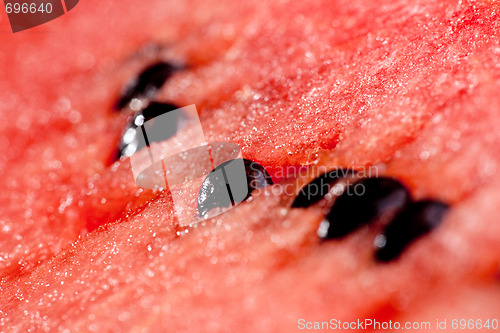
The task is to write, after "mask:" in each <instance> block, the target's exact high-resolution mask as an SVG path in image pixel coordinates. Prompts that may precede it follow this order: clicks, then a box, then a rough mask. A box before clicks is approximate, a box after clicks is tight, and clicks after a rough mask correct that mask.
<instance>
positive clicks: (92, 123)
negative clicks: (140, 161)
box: [0, 0, 500, 332]
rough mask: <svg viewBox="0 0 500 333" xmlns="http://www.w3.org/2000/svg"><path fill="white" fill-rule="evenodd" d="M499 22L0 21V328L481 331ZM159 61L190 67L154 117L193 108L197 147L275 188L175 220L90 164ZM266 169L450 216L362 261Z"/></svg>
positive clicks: (487, 281)
mask: <svg viewBox="0 0 500 333" xmlns="http://www.w3.org/2000/svg"><path fill="white" fill-rule="evenodd" d="M499 15H500V4H499V3H498V2H496V1H486V0H485V1H473V0H469V1H467V0H454V1H451V0H450V1H439V2H437V1H431V0H417V1H401V0H383V1H381V2H369V1H357V0H354V1H352V0H350V1H343V0H335V1H286V0H285V1H267V0H265V1H258V2H255V1H246V0H243V1H225V0H217V1H211V0H210V1H190V0H186V1H182V2H179V1H160V0H150V1H144V2H141V3H138V2H132V1H127V0H125V1H120V2H117V1H115V2H109V1H108V2H102V1H100V2H99V1H94V0H86V1H81V2H80V3H79V5H78V6H77V7H75V8H74V9H73V10H72V11H71V12H70V13H68V14H66V15H64V16H62V17H60V18H58V19H57V20H54V21H51V22H49V23H47V24H45V25H42V26H39V27H36V28H33V29H30V30H27V31H24V32H20V33H16V34H12V33H11V32H10V27H9V25H8V20H7V17H6V16H5V15H4V14H2V15H0V30H1V32H2V33H1V34H0V39H1V42H2V43H1V45H2V51H1V52H0V112H1V115H2V117H3V121H2V122H1V123H0V143H1V146H2V147H3V149H2V154H1V156H0V171H1V172H2V174H3V175H4V177H3V179H4V181H3V182H0V187H1V191H0V199H1V206H0V207H1V208H0V275H1V282H0V288H1V294H0V311H1V316H0V323H1V325H2V330H5V331H16V332H26V331H67V332H74V331H97V332H107V331H117V332H121V331H153V332H156V331H158V332H163V331H168V332H292V331H297V330H299V331H302V330H304V329H306V328H315V327H317V326H318V325H317V324H316V323H318V324H319V326H321V325H322V324H323V323H324V322H328V323H329V324H330V321H331V320H333V321H332V323H338V322H339V321H341V322H351V321H353V322H357V321H358V320H360V321H364V320H365V319H371V320H372V321H373V320H376V321H378V322H383V323H388V322H389V321H391V322H393V323H394V322H398V323H401V325H404V324H405V323H407V322H408V323H412V324H415V323H417V324H418V325H416V326H418V327H417V328H415V325H413V328H412V329H407V331H416V332H419V331H453V330H454V326H452V325H454V324H457V325H458V328H460V325H461V323H462V322H461V321H460V320H462V319H463V320H465V321H466V323H467V325H469V323H470V320H472V322H473V326H466V329H467V330H471V331H472V330H479V328H478V327H479V326H478V323H479V322H480V323H481V329H480V331H494V330H495V322H496V323H497V324H498V320H500V311H499V309H500V297H499V296H500V281H499V270H500V250H499V249H500V223H499V222H498V217H497V207H499V206H500V181H499V180H498V179H496V175H497V174H498V172H499V171H500V150H499V147H500V116H499V115H500V94H499V91H500V16H499ZM159 60H163V61H172V62H177V63H182V64H185V65H186V68H185V69H184V70H182V71H178V72H176V73H174V74H173V76H172V77H171V78H169V79H168V81H167V82H166V83H165V85H164V86H163V87H162V88H161V89H160V90H159V91H158V92H157V94H156V96H155V100H157V101H163V102H169V103H175V104H177V105H181V106H184V105H191V104H195V105H196V107H197V109H198V112H199V115H200V119H201V122H202V125H203V128H204V131H205V136H206V137H207V140H209V141H224V142H234V143H237V144H238V145H239V146H240V147H241V149H242V156H243V157H245V158H247V159H250V160H253V161H257V162H259V163H260V164H261V165H263V166H265V167H266V169H267V170H268V172H269V173H270V174H271V176H272V177H273V179H274V181H275V183H277V184H275V185H273V186H271V187H268V188H266V190H263V191H259V193H258V194H255V195H253V196H252V197H251V198H250V199H249V200H247V201H246V202H243V203H241V204H239V205H238V206H237V207H235V208H234V209H232V210H230V211H228V212H226V213H225V214H222V215H219V216H217V217H215V218H213V219H209V220H206V221H204V222H203V223H197V224H190V223H180V222H179V220H178V219H177V217H176V216H175V214H174V211H173V209H174V208H173V204H172V200H171V195H170V192H169V191H152V190H143V189H141V188H139V187H138V186H137V185H136V183H135V180H134V178H133V177H132V171H131V168H130V163H129V160H128V159H122V160H120V161H117V162H116V163H114V164H113V165H111V166H108V164H107V162H108V160H109V157H110V156H111V154H112V153H113V151H114V150H115V149H116V145H117V142H118V140H119V138H120V135H121V133H122V130H123V128H124V127H125V125H126V123H127V121H128V120H127V118H128V117H129V115H130V114H127V113H126V112H125V113H124V112H116V110H113V105H114V104H115V102H116V100H117V98H118V96H119V95H120V91H121V89H122V88H123V87H124V86H126V84H127V83H128V82H130V81H131V80H133V79H134V78H135V77H136V76H137V75H138V73H140V71H141V70H142V69H143V68H145V67H147V66H149V65H150V64H152V63H155V62H157V61H159ZM156 147H157V149H160V150H161V149H165V150H166V149H167V145H164V144H162V143H158V144H157V145H156ZM283 167H293V168H305V169H308V168H309V169H311V168H318V167H325V168H334V167H354V168H368V167H377V170H379V172H380V173H381V174H383V175H386V176H390V177H394V178H396V179H398V180H400V181H401V182H403V183H404V184H405V185H407V186H408V187H409V189H410V191H411V193H412V196H413V197H414V198H416V199H423V198H433V199H436V200H441V201H444V202H447V203H449V204H450V209H449V211H448V213H447V214H446V217H445V220H444V221H443V223H442V225H441V226H440V227H439V228H437V229H436V230H435V231H433V232H432V233H430V234H429V235H427V236H425V237H423V238H421V239H419V240H418V241H416V242H414V243H412V244H411V245H410V247H408V249H407V250H406V251H405V252H404V253H403V254H402V255H401V257H400V258H398V259H397V260H395V261H393V262H390V263H379V262H377V261H375V260H374V259H373V248H372V243H373V238H374V236H375V233H376V230H374V229H373V228H370V227H364V228H361V229H360V230H358V231H356V232H354V233H352V234H351V235H349V236H348V237H346V238H344V239H342V240H337V241H327V242H322V241H320V240H319V238H318V236H317V234H316V230H317V228H318V225H319V224H320V222H321V220H322V219H323V217H324V216H323V211H322V210H321V209H320V208H319V207H317V206H313V207H310V208H291V202H292V201H293V199H294V198H293V195H290V194H283V193H282V194H278V193H279V192H280V189H281V188H283V187H284V186H285V185H286V184H292V187H293V186H295V187H297V186H299V184H304V183H306V182H307V181H308V180H309V178H308V177H307V176H299V177H297V178H296V179H295V178H293V177H292V178H289V179H282V178H283V177H282V176H281V175H280V174H279V170H281V169H280V168H283ZM192 186H194V185H192ZM197 186H199V185H197ZM188 190H191V189H188V188H182V187H178V188H173V189H171V191H179V193H181V194H182V193H184V192H183V191H188ZM281 192H282V191H281ZM186 193H187V192H186ZM445 320H446V325H447V326H446V329H445V330H444V329H441V330H440V328H442V323H443V322H444V321H445ZM425 323H430V324H429V325H430V326H429V327H426V324H425ZM486 323H488V324H487V325H488V326H489V327H486V326H485V325H486ZM440 324H441V327H439V325H440ZM424 327H425V329H424ZM497 327H498V326H497ZM323 328H325V327H324V326H323ZM427 328H428V329H427ZM325 329H326V328H325ZM329 329H330V330H333V331H335V330H336V329H335V328H333V327H329ZM343 330H344V331H349V330H351V331H367V332H375V331H376V332H379V331H384V332H385V331H387V332H389V331H402V330H401V329H400V330H398V329H396V328H394V327H392V328H390V327H381V328H377V327H375V326H373V325H372V326H369V327H362V328H360V327H358V326H356V327H354V326H352V327H351V326H350V328H349V329H343Z"/></svg>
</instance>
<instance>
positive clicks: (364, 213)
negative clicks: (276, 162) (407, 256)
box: [292, 169, 448, 262]
mask: <svg viewBox="0 0 500 333" xmlns="http://www.w3.org/2000/svg"><path fill="white" fill-rule="evenodd" d="M340 170H342V169H340ZM340 170H334V171H330V172H328V173H325V174H322V175H320V176H319V177H317V178H316V179H314V180H313V181H311V182H310V183H309V184H307V185H306V186H305V187H304V188H303V189H302V190H301V192H300V193H299V195H298V196H297V197H296V199H295V201H294V203H293V204H292V207H308V206H311V205H313V204H316V203H317V202H318V201H320V200H321V198H320V197H323V198H324V197H325V196H326V195H327V193H330V192H331V191H332V188H334V185H335V184H336V183H338V182H339V181H340V180H341V179H342V178H343V177H344V178H345V176H343V177H339V175H352V173H346V172H345V171H342V172H340ZM318 186H319V187H320V188H321V190H320V191H318V190H317V189H318ZM356 187H360V188H362V189H363V190H362V191H352V189H353V188H356ZM310 192H313V195H309V194H308V193H310ZM317 193H319V194H317ZM335 197H336V198H335V201H334V203H333V205H332V206H331V208H330V211H329V212H328V214H326V216H325V219H324V220H323V222H322V223H321V225H320V227H319V229H318V235H319V236H320V237H321V238H322V239H323V240H330V239H339V238H343V237H345V236H347V235H349V234H351V233H352V232H354V231H356V230H357V229H359V228H360V227H362V226H364V225H370V224H374V223H379V224H381V225H382V226H383V231H382V232H381V233H379V234H378V235H377V236H376V238H375V242H374V247H375V258H376V259H377V260H378V261H380V262H387V261H391V260H394V259H397V258H398V257H399V256H400V254H401V253H402V252H403V251H404V250H405V249H406V248H407V247H408V245H409V244H411V243H412V242H413V241H415V240H416V239H417V238H419V237H421V236H422V235H425V234H426V233H428V232H430V231H431V230H433V229H434V228H436V227H437V226H438V225H439V224H440V223H441V221H442V219H443V216H444V215H445V213H446V211H447V209H448V206H447V205H446V204H444V203H442V202H439V201H436V200H422V201H414V200H413V199H412V198H411V195H410V193H409V191H408V190H407V189H406V187H405V186H404V185H403V184H401V182H399V181H398V180H396V179H393V178H388V177H377V178H363V179H360V180H356V181H354V182H351V183H350V184H348V185H347V186H344V188H343V191H342V192H341V193H339V194H336V195H335Z"/></svg>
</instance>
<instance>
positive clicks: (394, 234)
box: [375, 200, 448, 262]
mask: <svg viewBox="0 0 500 333" xmlns="http://www.w3.org/2000/svg"><path fill="white" fill-rule="evenodd" d="M447 210H448V205H446V204H444V203H442V202H439V201H433V200H425V201H418V202H414V203H412V204H411V205H409V206H408V207H407V208H406V209H405V210H403V211H402V212H401V213H400V214H398V215H397V216H396V217H395V218H394V220H393V221H392V222H391V223H390V224H389V225H388V226H387V228H386V229H385V231H384V232H383V233H382V234H380V235H378V236H377V237H376V239H375V248H376V252H375V257H376V258H377V260H378V261H381V262H387V261H391V260H394V259H396V258H398V257H399V256H400V254H401V253H402V252H403V251H404V249H405V248H406V247H407V246H408V245H409V244H410V243H412V242H413V241H414V240H415V239H417V238H419V237H421V236H422V235H425V234H426V233H428V232H430V231H431V230H433V229H435V228H436V227H437V226H439V225H440V224H441V221H442V219H443V216H444V215H445V213H446V211H447Z"/></svg>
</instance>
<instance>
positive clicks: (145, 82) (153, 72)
mask: <svg viewBox="0 0 500 333" xmlns="http://www.w3.org/2000/svg"><path fill="white" fill-rule="evenodd" d="M179 69H180V67H179V66H176V65H173V64H171V63H167V62H158V63H156V64H153V65H151V66H149V67H147V68H145V69H144V70H143V71H142V72H141V74H139V75H138V76H137V78H136V79H135V80H133V81H132V82H130V83H129V84H128V85H127V86H126V87H125V88H124V89H123V91H122V94H121V96H120V98H119V99H118V100H117V101H116V103H115V109H117V110H121V109H123V108H125V107H126V106H127V105H129V103H130V102H131V101H132V99H134V98H142V97H146V98H149V97H152V96H153V95H154V93H156V91H157V90H158V89H160V88H161V87H162V86H163V84H164V83H165V81H167V79H168V78H169V77H170V76H171V75H172V73H174V72H175V71H177V70H179Z"/></svg>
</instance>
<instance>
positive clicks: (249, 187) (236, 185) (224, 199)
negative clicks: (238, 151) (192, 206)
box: [198, 158, 273, 217]
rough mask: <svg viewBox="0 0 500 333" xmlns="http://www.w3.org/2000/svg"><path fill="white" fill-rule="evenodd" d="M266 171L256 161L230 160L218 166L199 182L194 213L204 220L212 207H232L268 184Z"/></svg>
mask: <svg viewBox="0 0 500 333" xmlns="http://www.w3.org/2000/svg"><path fill="white" fill-rule="evenodd" d="M272 183H273V181H272V178H271V176H270V175H269V173H267V171H266V169H265V168H264V167H263V166H262V165H260V164H259V163H257V162H253V161H251V160H247V159H241V158H237V159H233V160H229V161H227V162H224V163H222V164H220V165H218V166H217V167H216V168H215V169H214V170H212V171H211V172H210V173H209V174H208V176H207V177H206V178H205V180H204V181H203V184H202V185H201V188H200V192H199V194H198V214H199V216H200V217H204V216H205V215H206V214H207V213H208V212H209V211H210V210H211V209H213V208H227V207H231V206H235V205H237V204H239V203H240V202H242V201H244V200H246V199H247V198H248V197H250V195H251V193H252V191H253V190H255V189H258V188H261V187H265V186H267V185H270V184H272Z"/></svg>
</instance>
